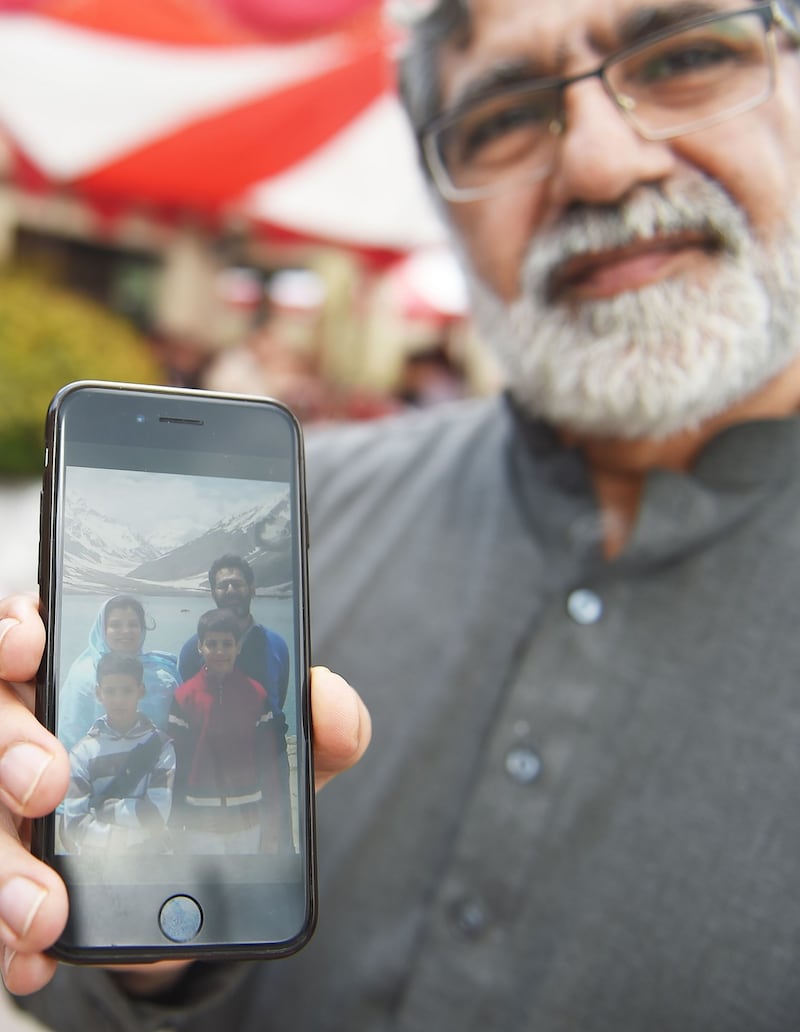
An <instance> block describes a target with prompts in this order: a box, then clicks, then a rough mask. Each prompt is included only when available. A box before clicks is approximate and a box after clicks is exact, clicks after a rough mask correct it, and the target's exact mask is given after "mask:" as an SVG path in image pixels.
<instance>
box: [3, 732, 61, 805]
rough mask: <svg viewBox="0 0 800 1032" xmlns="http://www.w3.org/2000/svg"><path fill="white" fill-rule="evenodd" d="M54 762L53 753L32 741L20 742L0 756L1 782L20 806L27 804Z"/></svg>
mask: <svg viewBox="0 0 800 1032" xmlns="http://www.w3.org/2000/svg"><path fill="white" fill-rule="evenodd" d="M52 762H53V754H52V753H49V752H46V751H45V750H44V749H41V748H40V747H39V746H38V745H33V743H32V742H19V743H18V744H17V745H12V746H10V747H9V748H8V749H6V751H5V752H4V753H3V756H2V758H0V784H2V786H3V788H4V789H5V791H6V792H7V793H8V794H9V795H10V796H12V797H13V798H14V799H16V801H17V802H18V803H19V805H20V806H25V805H26V803H27V802H28V800H29V799H30V797H31V796H32V795H33V793H34V792H35V791H36V786H37V785H38V784H39V781H40V780H41V777H42V774H44V772H45V771H46V770H47V768H48V767H49V766H50V764H51V763H52Z"/></svg>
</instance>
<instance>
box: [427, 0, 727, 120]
mask: <svg viewBox="0 0 800 1032" xmlns="http://www.w3.org/2000/svg"><path fill="white" fill-rule="evenodd" d="M737 10H738V8H737ZM723 12H724V8H721V7H720V5H719V4H718V3H712V2H706V0H683V2H681V3H675V4H660V5H659V6H651V7H640V8H637V9H636V10H634V11H631V12H630V13H629V14H628V15H626V16H625V17H624V18H623V19H622V21H621V22H620V24H619V25H618V26H617V28H616V43H615V46H614V47H613V48H612V50H611V52H612V53H613V52H614V50H617V49H619V50H623V49H625V48H626V47H629V46H633V45H635V44H636V43H639V42H641V41H642V40H644V39H646V38H647V37H648V36H651V35H653V34H654V33H656V32H660V31H662V30H663V29H671V28H673V27H675V26H677V25H680V24H682V23H683V22H687V21H692V20H693V19H695V18H703V17H705V16H706V15H713V14H722V13H723ZM597 49H598V51H600V52H602V50H603V49H604V47H601V46H597ZM562 59H563V53H560V54H559V55H558V60H559V61H561V60H562ZM558 78H559V76H558V75H557V74H553V73H552V72H551V73H549V74H548V73H545V72H544V71H543V69H542V67H541V62H540V61H536V60H535V59H533V58H531V57H530V56H525V57H519V58H508V59H505V60H502V61H498V62H497V63H496V64H494V65H492V67H491V68H487V69H486V70H485V71H484V72H482V73H481V74H479V75H477V76H475V78H474V79H472V80H471V81H470V82H468V83H467V84H466V85H465V86H464V87H463V88H462V89H461V90H460V91H459V92H458V93H457V94H456V95H455V97H454V98H453V101H452V103H450V104H449V105H447V107H446V108H444V109H443V110H442V111H440V112H439V116H438V117H441V116H443V115H452V114H456V113H458V112H459V111H462V110H463V109H464V108H466V107H469V106H470V105H472V104H473V103H474V102H475V101H479V100H485V99H487V98H490V97H492V96H493V95H494V94H495V93H496V92H497V91H498V90H503V89H506V88H508V87H513V86H524V85H526V84H528V83H530V82H531V80H532V79H542V80H546V79H558Z"/></svg>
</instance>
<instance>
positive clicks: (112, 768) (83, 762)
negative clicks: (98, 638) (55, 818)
mask: <svg viewBox="0 0 800 1032" xmlns="http://www.w3.org/2000/svg"><path fill="white" fill-rule="evenodd" d="M144 695H145V687H144V676H143V669H142V664H141V662H140V661H139V660H138V659H137V658H136V657H135V656H131V655H126V654H124V653H120V652H108V653H106V654H105V655H103V656H101V657H100V659H99V661H98V664H97V698H98V701H99V702H100V705H101V706H102V707H103V709H104V710H105V713H104V715H103V716H101V717H99V718H98V719H97V720H96V721H95V722H94V724H93V725H92V727H91V728H90V730H89V732H88V733H87V734H86V735H85V736H84V737H83V738H82V739H81V740H80V741H79V742H78V743H77V745H75V747H74V748H73V749H72V751H71V753H70V766H71V780H70V787H69V792H68V793H67V798H66V800H65V802H64V821H63V835H64V842H65V845H66V846H67V848H68V849H69V850H70V851H75V852H80V853H89V854H91V853H97V854H107V853H125V852H128V853H130V852H137V853H159V852H166V851H167V850H168V849H169V840H168V836H167V834H166V824H167V820H168V818H169V813H170V807H171V804H172V788H173V781H174V778H175V750H174V749H173V746H172V742H171V740H170V739H169V737H168V736H167V735H165V734H164V733H163V732H162V731H159V730H158V728H157V727H156V726H155V724H154V723H153V722H152V721H151V720H150V718H149V717H147V716H145V715H144V714H143V713H140V712H139V704H140V702H141V700H142V699H143V698H144Z"/></svg>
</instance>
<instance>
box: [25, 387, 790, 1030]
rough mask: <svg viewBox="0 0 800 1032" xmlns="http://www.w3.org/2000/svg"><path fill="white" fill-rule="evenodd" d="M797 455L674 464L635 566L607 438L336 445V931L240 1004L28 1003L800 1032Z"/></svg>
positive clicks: (272, 1021)
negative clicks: (341, 715) (353, 711)
mask: <svg viewBox="0 0 800 1032" xmlns="http://www.w3.org/2000/svg"><path fill="white" fill-rule="evenodd" d="M799 463H800V422H798V421H797V420H790V421H785V422H762V423H754V424H749V425H746V426H742V427H737V428H734V429H732V430H729V431H727V432H725V433H724V434H722V435H721V436H720V437H718V438H717V439H716V440H714V441H713V442H712V443H711V444H710V445H709V447H708V448H707V449H706V450H705V452H704V453H703V454H702V455H701V457H700V459H699V461H698V462H697V464H696V467H695V469H694V470H693V472H692V474H691V475H689V476H684V475H677V474H672V473H668V472H657V473H655V474H653V475H652V476H650V478H649V480H648V483H647V487H646V493H645V498H644V503H643V506H642V510H641V514H640V518H639V520H638V523H637V526H636V529H635V532H634V534H633V537H632V539H631V540H630V542H629V545H628V547H627V549H626V551H625V553H624V555H623V556H622V558H620V559H619V560H617V561H615V562H613V563H607V562H605V561H604V560H603V559H602V557H601V555H600V551H599V528H598V520H597V511H596V507H595V504H594V501H593V497H592V493H591V489H590V486H589V483H588V480H587V476H586V472H585V469H584V466H583V463H582V460H581V458H580V456H579V454H578V453H575V452H570V451H564V450H563V449H561V448H560V447H558V446H557V445H556V443H555V441H554V440H553V438H552V435H551V434H550V433H549V432H548V431H547V430H546V429H544V428H541V427H526V428H521V427H520V426H519V424H517V423H516V422H515V420H514V418H513V416H512V415H511V414H510V412H509V409H508V407H507V406H506V405H505V404H504V403H503V402H502V401H492V402H478V403H467V404H463V405H458V406H455V407H453V408H449V409H445V410H434V411H433V412H431V413H426V414H423V415H421V416H419V417H414V418H413V419H410V420H405V421H399V422H398V421H391V422H387V423H383V424H377V425H369V426H364V427H357V428H353V429H351V430H346V431H343V432H338V431H337V432H334V431H325V432H323V433H321V434H320V435H319V436H318V438H317V439H316V440H312V441H311V442H310V444H309V480H310V485H311V517H312V525H311V560H312V590H313V595H312V613H313V636H314V659H315V661H316V662H320V663H325V664H327V665H329V666H331V667H333V668H334V669H337V670H339V671H340V672H341V673H342V674H344V675H345V676H346V677H348V678H349V679H350V680H351V681H352V682H353V684H354V685H355V686H356V687H357V688H358V689H359V690H360V691H361V692H362V693H363V695H364V696H365V698H366V700H367V702H368V704H369V706H370V709H371V711H372V714H373V720H374V742H373V746H372V748H371V750H370V752H369V754H368V756H367V758H366V759H365V760H364V761H363V762H362V764H360V766H359V767H358V768H357V769H356V770H354V771H352V772H350V773H349V774H347V775H345V776H344V777H342V778H340V779H338V780H337V782H335V783H334V784H333V785H331V786H330V787H329V788H327V789H325V791H324V792H323V793H322V795H321V796H320V799H319V822H320V843H319V851H320V862H321V874H322V877H321V883H320V925H319V930H318V932H317V934H316V936H315V938H314V940H313V941H312V943H311V945H310V946H309V947H307V948H306V949H305V950H304V951H303V952H302V953H301V954H300V955H299V956H298V957H296V958H293V959H291V960H288V961H280V962H276V963H274V964H271V965H261V966H259V965H241V966H239V967H237V968H236V971H235V972H234V973H233V974H232V975H231V976H230V977H232V978H233V979H234V981H235V982H236V989H235V991H234V992H233V993H232V994H231V995H229V996H228V997H226V998H224V999H221V998H220V997H219V996H217V997H214V995H213V994H214V992H216V991H217V982H216V981H215V979H217V978H218V979H219V985H223V984H224V982H225V977H226V974H225V970H224V969H222V968H213V966H212V969H211V970H204V971H203V975H204V977H203V978H197V979H196V983H195V985H194V986H189V988H188V989H187V990H186V991H185V992H184V993H183V995H182V996H181V997H180V999H179V1000H178V1002H177V1004H176V1007H175V1008H174V1009H173V1008H170V1007H166V1008H165V1007H159V1008H153V1007H151V1006H150V1005H142V1004H137V1005H136V1007H131V1006H130V1005H129V1004H127V1003H126V1002H125V1001H123V1000H122V999H121V998H118V997H117V996H115V995H114V993H113V992H112V990H111V989H110V987H109V986H110V982H109V980H108V979H107V978H106V976H104V975H103V974H101V973H99V972H88V971H81V972H76V971H74V970H72V971H70V970H66V969H62V972H61V974H60V975H59V979H58V981H57V982H56V983H55V985H54V987H53V988H52V989H49V990H46V991H44V992H42V993H40V994H38V995H37V996H36V997H34V998H32V1000H30V1001H29V1002H28V1004H27V1005H28V1006H29V1007H31V1008H32V1009H34V1010H36V1011H38V1012H39V1013H44V1014H46V1015H47V1016H48V1019H49V1020H50V1021H51V1022H52V1023H53V1026H54V1027H55V1028H58V1029H65V1030H70V1032H71V1030H73V1029H74V1030H76V1032H77V1030H81V1032H84V1030H85V1029H86V1028H87V1027H92V1024H91V1023H92V1020H95V1021H96V1020H97V1013H98V1012H97V1009H96V1008H97V1006H98V1005H99V1006H102V1008H103V1018H102V1020H103V1022H104V1024H103V1026H102V1027H103V1028H104V1029H108V1030H109V1032H115V1030H117V1029H120V1030H122V1029H139V1028H147V1029H151V1028H152V1029H156V1028H163V1027H165V1025H169V1027H187V1028H191V1029H192V1032H206V1030H212V1029H213V1030H214V1032H216V1030H218V1029H219V1028H223V1027H224V1028H229V1029H231V1030H232V1032H251V1030H252V1032H255V1030H259V1032H260V1030H262V1029H268V1030H269V1032H284V1030H286V1032H289V1030H292V1032H334V1030H336V1032H367V1030H369V1032H374V1030H389V1029H391V1030H393V1032H401V1030H402V1032H450V1030H452V1032H473V1030H474V1032H478V1030H480V1032H486V1030H490V1029H491V1030H500V1032H512V1030H514V1032H516V1030H521V1029H530V1030H535V1032H538V1030H542V1032H567V1030H569V1032H575V1030H580V1032H631V1030H634V1029H635V1030H638V1029H642V1030H645V1029H646V1030H648V1032H653V1030H661V1029H664V1030H675V1032H695V1030H696V1032H717V1030H719V1032H736V1030H741V1032H762V1030H764V1032H766V1030H771V1032H772V1030H774V1032H778V1030H781V1032H784V1030H794V1029H796V1028H799V1027H800V977H798V967H800V900H799V899H798V896H799V895H800V822H798V820H797V811H798V785H799V784H800V563H799V559H800V557H798V550H800V522H799V520H800V518H799V517H798V509H800V477H798V473H797V471H798V469H799V468H800V465H799ZM212 973H213V976H214V977H213V978H211V977H209V976H211V975H212ZM198 974H199V972H198ZM220 991H221V990H220ZM204 996H206V997H207V998H208V999H207V1002H206V1004H205V1005H204V1006H205V1011H204V1016H202V1017H201V1016H200V1014H199V1013H197V1012H195V1013H193V1014H192V1007H191V1005H190V1004H187V1001H188V1000H194V1001H196V1002H199V1001H201V1000H202V999H203V997H204ZM90 997H91V1000H92V1001H93V1002H91V1003H90V1002H89V1001H90ZM215 1000H216V1002H214V1001H215ZM97 1001H101V1002H100V1003H99V1004H98V1002H97ZM187 1005H188V1008H189V1009H188V1010H187ZM112 1014H113V1017H112ZM136 1014H138V1015H139V1016H140V1017H139V1018H138V1019H137V1017H136ZM55 1015H58V1020H56V1019H55V1017H54V1016H55ZM187 1018H188V1023H186V1022H187Z"/></svg>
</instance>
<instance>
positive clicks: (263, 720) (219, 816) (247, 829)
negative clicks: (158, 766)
mask: <svg viewBox="0 0 800 1032" xmlns="http://www.w3.org/2000/svg"><path fill="white" fill-rule="evenodd" d="M197 639H198V650H199V652H200V655H201V656H202V658H203V668H202V670H200V672H199V673H197V674H195V676H194V677H192V678H190V679H189V680H188V681H185V682H184V683H183V684H182V685H180V686H179V687H178V688H177V690H176V692H175V699H174V702H173V706H172V712H171V714H170V718H169V726H170V731H171V733H172V735H173V737H174V740H175V752H176V756H177V769H176V776H175V801H174V808H173V823H174V824H175V825H176V828H177V830H179V831H182V833H183V834H182V835H181V838H182V840H183V845H184V848H185V849H186V850H187V851H191V852H193V853H206V854H210V853H259V852H265V853H273V852H278V851H280V852H286V851H287V850H288V851H291V850H292V849H293V845H292V844H291V843H285V842H280V841H279V834H278V828H279V826H280V825H279V815H280V800H279V795H278V793H279V792H280V790H281V789H280V780H279V776H278V775H279V768H278V757H279V750H278V745H279V744H280V743H278V741H277V738H276V734H277V733H279V732H278V731H277V725H276V721H275V719H274V714H273V711H272V708H271V706H270V703H269V697H268V695H267V692H266V690H265V688H264V687H263V686H262V685H260V684H259V683H258V682H257V681H254V680H253V679H252V678H250V677H247V676H246V675H245V674H243V673H242V672H241V671H240V670H238V669H237V668H236V657H237V655H238V654H239V630H238V625H237V623H236V619H235V617H234V616H233V615H232V614H231V613H230V612H228V611H227V610H224V609H213V610H211V611H210V612H208V613H204V614H203V615H202V616H201V617H200V620H199V622H198V625H197Z"/></svg>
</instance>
